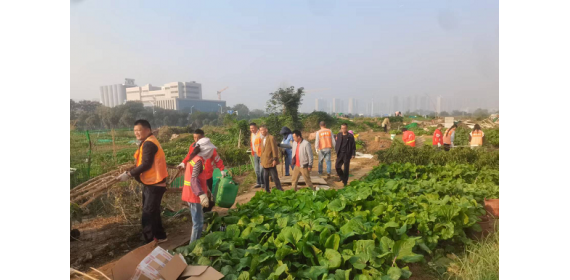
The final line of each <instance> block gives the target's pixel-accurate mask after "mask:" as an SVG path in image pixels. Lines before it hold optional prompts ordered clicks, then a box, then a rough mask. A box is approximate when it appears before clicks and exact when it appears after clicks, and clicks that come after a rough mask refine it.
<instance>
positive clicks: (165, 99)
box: [126, 81, 226, 112]
mask: <svg viewBox="0 0 570 280" xmlns="http://www.w3.org/2000/svg"><path fill="white" fill-rule="evenodd" d="M126 95H127V101H140V102H142V103H143V104H145V106H156V107H160V108H163V109H168V110H185V109H187V110H190V111H202V112H217V111H220V112H221V111H222V109H223V107H225V106H226V101H223V100H204V99H202V85H201V84H200V83H196V82H195V81H192V82H170V83H166V84H164V85H163V86H160V87H158V86H153V85H151V84H147V85H144V86H140V87H138V86H135V87H130V88H127V89H126Z"/></svg>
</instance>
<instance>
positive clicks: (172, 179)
mask: <svg viewBox="0 0 570 280" xmlns="http://www.w3.org/2000/svg"><path fill="white" fill-rule="evenodd" d="M181 171H182V169H178V170H177V171H176V174H174V177H171V179H170V182H168V185H170V184H171V183H172V181H174V179H176V177H178V175H180V172H181Z"/></svg>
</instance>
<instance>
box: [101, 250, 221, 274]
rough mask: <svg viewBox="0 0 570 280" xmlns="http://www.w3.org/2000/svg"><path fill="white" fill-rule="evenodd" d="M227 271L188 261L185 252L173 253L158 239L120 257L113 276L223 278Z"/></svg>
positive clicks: (113, 270)
mask: <svg viewBox="0 0 570 280" xmlns="http://www.w3.org/2000/svg"><path fill="white" fill-rule="evenodd" d="M223 277H224V275H223V274H221V273H220V272H218V271H217V270H215V269H214V268H212V267H210V266H192V265H187V264H186V261H185V260H184V257H183V256H182V255H181V254H177V255H175V256H172V255H170V254H169V253H168V252H167V251H166V250H164V249H163V248H162V247H160V246H158V244H157V243H156V242H151V243H149V244H147V245H144V246H141V247H139V248H137V249H135V250H133V251H132V252H130V253H128V254H127V255H125V256H124V257H122V258H121V259H119V260H118V261H117V262H116V263H115V266H114V267H113V269H112V277H111V278H112V279H113V280H131V279H132V280H159V279H160V280H177V279H180V280H182V279H189V280H206V279H208V280H210V279H212V280H219V279H222V278H223Z"/></svg>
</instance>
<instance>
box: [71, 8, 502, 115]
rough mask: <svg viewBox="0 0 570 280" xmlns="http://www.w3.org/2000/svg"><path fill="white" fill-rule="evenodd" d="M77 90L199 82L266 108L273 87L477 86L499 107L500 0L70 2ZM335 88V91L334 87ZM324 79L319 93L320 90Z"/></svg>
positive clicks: (78, 95) (403, 89)
mask: <svg viewBox="0 0 570 280" xmlns="http://www.w3.org/2000/svg"><path fill="white" fill-rule="evenodd" d="M70 10H71V17H70V19H71V21H70V23H71V85H70V86H71V98H72V99H75V100H83V99H88V100H94V99H98V98H99V87H100V86H102V85H110V84H116V83H123V81H124V78H133V79H135V82H136V83H137V84H138V85H145V84H149V83H150V84H152V85H155V86H161V85H163V84H164V83H168V82H174V81H181V82H190V81H196V82H199V83H201V84H202V92H203V98H204V99H217V95H216V91H217V90H220V89H223V88H225V87H229V88H228V89H227V90H226V91H224V92H223V93H222V99H223V100H226V101H227V105H228V106H232V105H235V104H238V103H244V104H246V105H247V106H248V107H249V108H250V110H251V109H264V108H265V103H266V101H267V100H268V98H269V93H270V92H273V91H275V90H276V89H277V88H279V87H283V86H295V87H304V88H305V89H306V90H307V91H309V93H307V95H306V96H305V98H304V104H303V106H302V109H303V111H312V109H313V108H314V102H315V98H342V99H348V98H349V97H352V98H356V99H358V100H361V101H360V103H366V101H367V100H370V99H372V98H374V99H376V100H383V99H388V98H389V97H391V96H402V97H403V96H409V95H425V94H428V95H429V96H434V97H435V96H439V95H441V96H443V97H444V98H445V97H446V96H468V97H477V98H483V99H485V100H488V101H489V104H492V106H494V107H495V108H498V106H499V2H498V1H487V0H475V1H452V0H447V1H438V0H430V1H419V0H418V1H394V0H390V1H385V0H376V1H331V0H329V1H318V0H305V1H127V0H121V1H116V0H114V1H113V0H79V1H77V0H76V1H71V9H70ZM323 89H324V90H323ZM311 90H315V92H314V93H310V91H311Z"/></svg>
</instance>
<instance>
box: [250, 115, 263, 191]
mask: <svg viewBox="0 0 570 280" xmlns="http://www.w3.org/2000/svg"><path fill="white" fill-rule="evenodd" d="M249 131H250V132H251V140H250V141H249V142H250V147H251V155H252V156H253V168H254V169H255V177H256V179H257V184H256V185H255V186H254V188H256V189H257V188H261V187H263V167H261V133H260V132H259V129H258V128H257V124H256V123H253V122H252V123H250V124H249Z"/></svg>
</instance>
